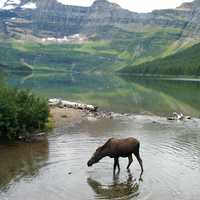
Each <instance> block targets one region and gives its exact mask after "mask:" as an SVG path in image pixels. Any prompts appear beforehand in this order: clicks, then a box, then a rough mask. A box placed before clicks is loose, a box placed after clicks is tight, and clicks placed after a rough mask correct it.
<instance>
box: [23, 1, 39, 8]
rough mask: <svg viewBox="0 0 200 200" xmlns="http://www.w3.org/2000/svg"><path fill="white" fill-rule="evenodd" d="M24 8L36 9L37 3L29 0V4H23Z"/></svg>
mask: <svg viewBox="0 0 200 200" xmlns="http://www.w3.org/2000/svg"><path fill="white" fill-rule="evenodd" d="M21 8H22V9H36V8H37V6H36V3H33V2H29V3H27V4H24V5H23V6H21Z"/></svg>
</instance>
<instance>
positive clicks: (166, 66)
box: [121, 44, 200, 76]
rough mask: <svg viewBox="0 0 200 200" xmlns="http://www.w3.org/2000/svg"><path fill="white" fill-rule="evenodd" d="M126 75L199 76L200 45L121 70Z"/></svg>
mask: <svg viewBox="0 0 200 200" xmlns="http://www.w3.org/2000/svg"><path fill="white" fill-rule="evenodd" d="M121 71H122V72H126V73H139V74H163V75H196V76H199V75H200V44H196V45H194V46H192V47H190V48H188V49H185V50H183V51H181V52H179V53H176V54H174V55H171V56H168V57H165V58H162V59H158V60H155V61H152V62H147V63H144V64H141V65H137V66H129V67H126V68H124V69H123V70H121Z"/></svg>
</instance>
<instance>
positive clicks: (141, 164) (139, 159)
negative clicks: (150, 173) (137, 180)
mask: <svg viewBox="0 0 200 200" xmlns="http://www.w3.org/2000/svg"><path fill="white" fill-rule="evenodd" d="M139 147H140V146H138V148H137V150H136V151H135V152H134V155H135V157H136V158H137V160H138V162H139V164H140V167H141V175H142V174H143V171H144V170H143V163H142V159H141V157H140V153H139Z"/></svg>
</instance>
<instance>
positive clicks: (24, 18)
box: [0, 0, 200, 37]
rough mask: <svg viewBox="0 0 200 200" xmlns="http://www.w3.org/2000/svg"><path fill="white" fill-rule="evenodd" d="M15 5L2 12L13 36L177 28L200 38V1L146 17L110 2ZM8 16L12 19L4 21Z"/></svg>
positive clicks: (48, 0)
mask: <svg viewBox="0 0 200 200" xmlns="http://www.w3.org/2000/svg"><path fill="white" fill-rule="evenodd" d="M14 2H15V3H13V1H11V0H7V2H6V3H5V4H4V7H3V8H2V9H0V18H1V23H3V24H1V27H3V26H4V29H5V30H6V31H7V33H9V34H10V35H11V36H13V35H15V34H17V35H19V34H26V35H27V34H31V35H34V36H37V37H45V36H46V37H47V36H55V37H61V36H65V35H73V34H76V33H84V34H86V35H89V36H90V35H93V34H96V33H98V31H101V30H104V32H105V31H106V30H108V29H110V28H119V29H122V30H128V31H134V32H143V31H146V29H149V27H151V28H152V27H155V28H177V29H181V30H183V33H184V35H185V36H189V37H193V36H194V37H196V36H199V35H200V31H199V24H200V22H199V20H198V19H199V10H200V3H199V2H200V1H199V0H196V1H194V2H193V3H190V4H184V5H182V6H181V7H179V8H177V9H174V10H173V9H171V10H157V11H153V12H152V13H146V14H144V13H143V14H140V13H134V12H131V11H128V10H125V9H122V8H121V7H120V6H119V5H117V4H114V3H110V2H108V1H107V0H96V1H95V2H94V3H93V5H92V6H91V7H78V6H68V5H63V4H61V3H59V2H57V1H56V0H21V1H20V0H16V1H14ZM9 15H10V16H11V17H10V18H9V17H6V19H5V16H9ZM2 21H3V22H2ZM1 30H2V29H1Z"/></svg>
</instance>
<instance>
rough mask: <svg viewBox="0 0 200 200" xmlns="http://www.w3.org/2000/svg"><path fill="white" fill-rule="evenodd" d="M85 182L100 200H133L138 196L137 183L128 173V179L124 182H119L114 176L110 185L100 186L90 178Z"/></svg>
mask: <svg viewBox="0 0 200 200" xmlns="http://www.w3.org/2000/svg"><path fill="white" fill-rule="evenodd" d="M87 182H88V185H89V186H90V187H91V188H92V190H93V191H94V192H95V193H96V195H97V196H98V197H99V198H101V199H121V198H127V197H128V198H133V197H136V196H138V195H139V183H137V182H136V179H133V177H132V174H131V173H130V171H128V178H127V181H125V182H120V181H119V177H118V175H114V177H113V184H111V185H102V184H101V183H100V182H98V181H96V180H93V179H92V178H88V179H87Z"/></svg>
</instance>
